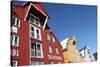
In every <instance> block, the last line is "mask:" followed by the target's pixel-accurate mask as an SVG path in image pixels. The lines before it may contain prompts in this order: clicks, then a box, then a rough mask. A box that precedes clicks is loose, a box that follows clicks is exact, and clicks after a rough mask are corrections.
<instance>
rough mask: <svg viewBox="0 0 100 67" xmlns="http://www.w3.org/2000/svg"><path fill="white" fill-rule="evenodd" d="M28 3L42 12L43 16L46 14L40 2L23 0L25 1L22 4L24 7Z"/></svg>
mask: <svg viewBox="0 0 100 67" xmlns="http://www.w3.org/2000/svg"><path fill="white" fill-rule="evenodd" d="M30 4H32V5H34V6H35V8H36V9H38V10H39V11H40V12H41V13H42V14H44V15H45V16H48V14H47V12H46V11H45V9H44V8H43V7H42V4H41V3H39V2H31V1H29V2H25V3H24V4H23V6H24V7H26V6H28V5H30Z"/></svg>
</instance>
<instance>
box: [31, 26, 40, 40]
mask: <svg viewBox="0 0 100 67" xmlns="http://www.w3.org/2000/svg"><path fill="white" fill-rule="evenodd" d="M30 26H31V28H30V29H31V30H30V35H31V37H32V38H35V39H38V40H41V33H40V29H39V28H38V27H36V26H34V25H30Z"/></svg>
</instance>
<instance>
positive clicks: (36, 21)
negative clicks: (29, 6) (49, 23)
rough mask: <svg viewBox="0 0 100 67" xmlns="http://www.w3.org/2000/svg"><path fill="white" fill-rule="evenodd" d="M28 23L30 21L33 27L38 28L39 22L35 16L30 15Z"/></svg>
mask: <svg viewBox="0 0 100 67" xmlns="http://www.w3.org/2000/svg"><path fill="white" fill-rule="evenodd" d="M30 21H31V23H32V24H34V25H36V26H38V27H40V20H39V18H38V17H36V16H35V15H33V14H30Z"/></svg>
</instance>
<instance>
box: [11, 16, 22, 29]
mask: <svg viewBox="0 0 100 67" xmlns="http://www.w3.org/2000/svg"><path fill="white" fill-rule="evenodd" d="M12 18H15V22H14V26H16V27H20V19H19V18H17V17H16V16H12ZM17 20H18V21H19V22H18V23H17ZM12 23H13V21H12ZM17 24H18V26H17ZM12 26H13V25H12Z"/></svg>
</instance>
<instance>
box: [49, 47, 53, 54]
mask: <svg viewBox="0 0 100 67" xmlns="http://www.w3.org/2000/svg"><path fill="white" fill-rule="evenodd" d="M48 49H49V53H50V54H51V53H53V50H52V47H51V46H48Z"/></svg>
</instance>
